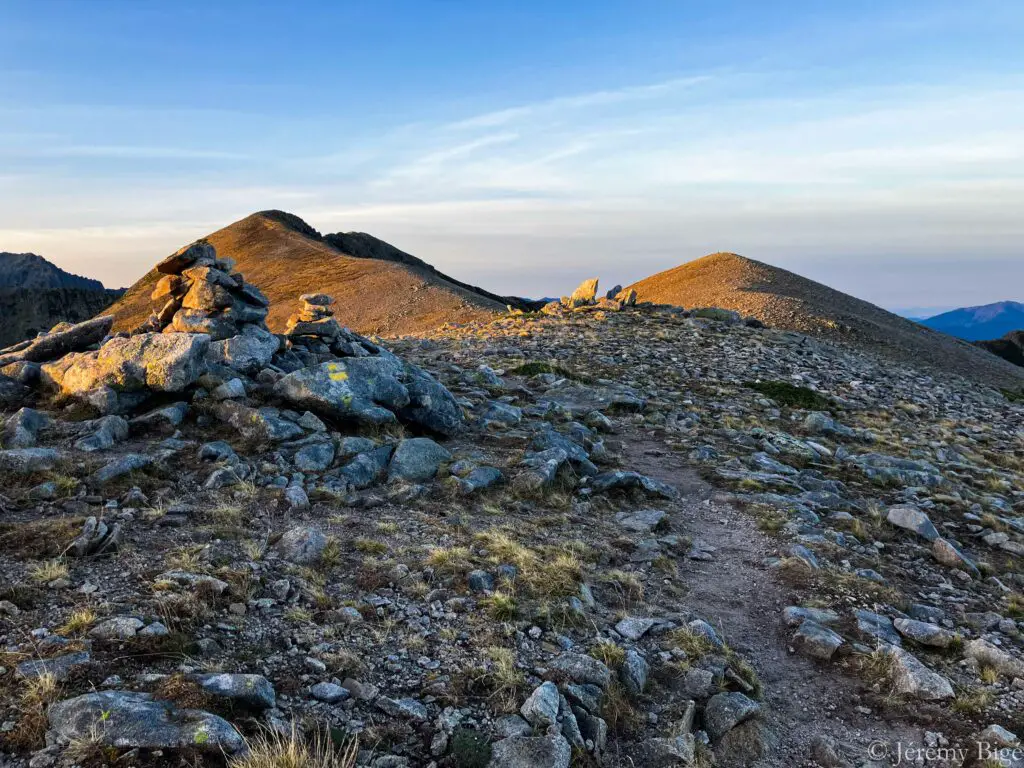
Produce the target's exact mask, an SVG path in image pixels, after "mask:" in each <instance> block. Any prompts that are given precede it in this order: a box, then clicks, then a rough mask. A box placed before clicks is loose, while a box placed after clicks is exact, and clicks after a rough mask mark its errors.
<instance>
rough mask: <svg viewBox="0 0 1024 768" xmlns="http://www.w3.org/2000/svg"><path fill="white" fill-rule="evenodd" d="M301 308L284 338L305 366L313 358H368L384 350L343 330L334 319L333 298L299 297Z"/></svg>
mask: <svg viewBox="0 0 1024 768" xmlns="http://www.w3.org/2000/svg"><path fill="white" fill-rule="evenodd" d="M299 300H300V301H301V302H302V308H301V309H300V310H299V311H298V312H296V313H295V314H293V315H292V316H291V317H289V318H288V324H287V325H286V326H285V335H286V336H287V337H288V341H289V342H290V344H291V349H292V351H293V352H295V353H296V354H297V355H298V356H299V358H300V359H302V360H303V361H304V362H305V364H310V363H311V362H316V360H313V358H315V357H317V356H319V357H320V358H322V359H327V358H328V357H330V358H333V357H366V356H367V355H376V354H380V352H381V347H379V346H378V345H376V344H374V343H373V342H372V341H370V340H369V339H367V338H365V337H363V336H360V335H359V334H358V333H354V332H353V331H350V330H349V329H348V328H345V327H343V326H342V325H341V324H340V323H339V322H338V320H337V318H335V317H334V311H333V310H332V309H331V306H332V305H333V304H334V299H333V298H332V297H331V296H328V295H327V294H326V293H307V294H304V295H302V296H300V297H299Z"/></svg>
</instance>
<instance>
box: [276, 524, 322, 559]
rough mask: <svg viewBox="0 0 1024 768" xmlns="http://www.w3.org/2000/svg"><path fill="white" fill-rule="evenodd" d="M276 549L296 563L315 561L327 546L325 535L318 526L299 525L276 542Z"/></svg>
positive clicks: (282, 555)
mask: <svg viewBox="0 0 1024 768" xmlns="http://www.w3.org/2000/svg"><path fill="white" fill-rule="evenodd" d="M276 548H277V551H278V553H279V554H280V555H281V557H283V558H284V559H285V560H288V561H289V562H292V563H295V564H296V565H310V564H312V563H315V562H317V561H318V560H319V559H320V556H321V555H322V554H323V552H324V549H326V548H327V537H326V536H325V535H324V533H323V531H321V530H320V529H319V528H314V527H312V526H299V527H296V528H292V529H290V530H288V531H287V532H286V533H285V534H284V535H283V536H282V537H281V539H280V541H278V542H277V547H276Z"/></svg>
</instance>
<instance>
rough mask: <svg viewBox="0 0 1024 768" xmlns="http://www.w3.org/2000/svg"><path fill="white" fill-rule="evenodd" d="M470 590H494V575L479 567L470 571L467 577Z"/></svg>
mask: <svg viewBox="0 0 1024 768" xmlns="http://www.w3.org/2000/svg"><path fill="white" fill-rule="evenodd" d="M466 581H467V582H468V584H469V590H470V592H491V591H493V590H494V577H493V576H492V575H491V574H489V573H488V572H487V571H481V570H479V569H477V570H473V571H470V572H469V575H468V576H467V577H466Z"/></svg>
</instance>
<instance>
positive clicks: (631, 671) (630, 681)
mask: <svg viewBox="0 0 1024 768" xmlns="http://www.w3.org/2000/svg"><path fill="white" fill-rule="evenodd" d="M650 672H651V665H650V664H648V663H647V659H645V658H644V657H643V656H641V655H640V654H639V653H638V652H637V650H636V649H635V648H630V649H629V650H628V651H626V660H625V662H624V663H623V665H622V669H620V670H619V677H620V678H622V683H623V685H625V686H626V690H627V691H629V692H630V693H631V694H633V695H634V696H639V695H640V694H641V693H643V692H644V689H645V688H646V687H647V676H648V675H649V674H650Z"/></svg>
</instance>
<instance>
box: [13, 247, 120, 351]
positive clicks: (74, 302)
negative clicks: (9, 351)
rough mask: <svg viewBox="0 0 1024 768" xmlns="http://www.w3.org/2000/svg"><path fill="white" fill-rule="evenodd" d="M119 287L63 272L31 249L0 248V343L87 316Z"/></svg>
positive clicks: (107, 301)
mask: <svg viewBox="0 0 1024 768" xmlns="http://www.w3.org/2000/svg"><path fill="white" fill-rule="evenodd" d="M122 292H123V291H120V290H109V289H107V288H104V287H103V283H101V282H100V281H99V280H92V279H91V278H88V277H80V276H79V275H73V274H71V273H70V272H65V271H64V270H63V269H61V268H60V267H58V266H56V265H55V264H51V263H50V262H49V261H47V260H46V259H44V258H43V257H42V256H37V255H36V254H34V253H6V252H0V347H5V346H7V345H8V344H13V343H15V342H18V341H21V340H22V339H25V338H29V337H30V336H35V335H36V334H37V333H39V332H40V331H48V330H50V328H52V327H53V326H55V325H56V324H57V323H60V322H72V323H77V322H81V321H82V320H87V319H89V318H90V317H92V316H93V315H95V314H97V313H98V312H101V311H103V310H104V309H105V308H106V307H108V306H110V304H111V303H112V302H113V301H114V300H115V299H117V297H118V296H120V295H121V293H122Z"/></svg>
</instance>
